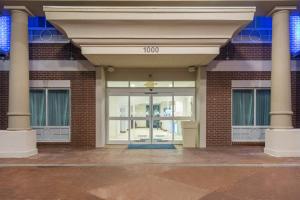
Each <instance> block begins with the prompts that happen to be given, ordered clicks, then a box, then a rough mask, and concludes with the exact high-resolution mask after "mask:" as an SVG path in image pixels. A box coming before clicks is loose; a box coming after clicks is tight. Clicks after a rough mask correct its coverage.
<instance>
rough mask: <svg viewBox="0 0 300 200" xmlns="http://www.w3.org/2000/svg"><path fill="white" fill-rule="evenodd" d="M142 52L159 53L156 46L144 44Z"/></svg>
mask: <svg viewBox="0 0 300 200" xmlns="http://www.w3.org/2000/svg"><path fill="white" fill-rule="evenodd" d="M144 53H159V47H158V46H146V47H144Z"/></svg>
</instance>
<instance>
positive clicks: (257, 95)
mask: <svg viewBox="0 0 300 200" xmlns="http://www.w3.org/2000/svg"><path fill="white" fill-rule="evenodd" d="M270 93H271V92H270V90H269V89H235V90H233V95H232V124H233V126H268V125H269V124H270V114H269V113H270Z"/></svg>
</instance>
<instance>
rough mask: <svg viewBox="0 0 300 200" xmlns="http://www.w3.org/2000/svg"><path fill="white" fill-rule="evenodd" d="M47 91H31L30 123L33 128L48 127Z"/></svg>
mask: <svg viewBox="0 0 300 200" xmlns="http://www.w3.org/2000/svg"><path fill="white" fill-rule="evenodd" d="M45 94H46V93H45V90H30V113H31V117H30V122H31V126H45V125H46V95H45Z"/></svg>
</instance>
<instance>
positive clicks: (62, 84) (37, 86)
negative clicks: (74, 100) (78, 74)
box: [30, 80, 72, 143]
mask: <svg viewBox="0 0 300 200" xmlns="http://www.w3.org/2000/svg"><path fill="white" fill-rule="evenodd" d="M30 85H31V87H30V90H44V91H45V101H46V104H45V106H46V108H45V109H46V110H45V114H46V116H45V126H31V128H32V129H36V130H38V129H44V130H45V131H48V130H50V129H59V130H61V129H68V130H69V131H68V132H69V134H68V138H67V140H38V142H49V143H51V142H58V143H60V142H62V143H65V142H71V123H72V121H71V120H72V119H71V116H72V114H71V112H72V111H71V105H72V104H71V97H72V94H71V88H70V81H69V80H49V81H48V80H34V81H30ZM51 90H64V91H66V90H67V91H68V93H69V125H68V126H49V125H48V92H49V91H51Z"/></svg>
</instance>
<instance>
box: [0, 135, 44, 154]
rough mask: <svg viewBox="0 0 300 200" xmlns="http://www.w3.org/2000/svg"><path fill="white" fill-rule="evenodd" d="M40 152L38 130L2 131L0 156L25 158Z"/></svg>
mask: <svg viewBox="0 0 300 200" xmlns="http://www.w3.org/2000/svg"><path fill="white" fill-rule="evenodd" d="M37 153H38V150H37V148H36V131H35V130H22V131H8V130H1V131H0V158H25V157H29V156H33V155H35V154H37Z"/></svg>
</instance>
